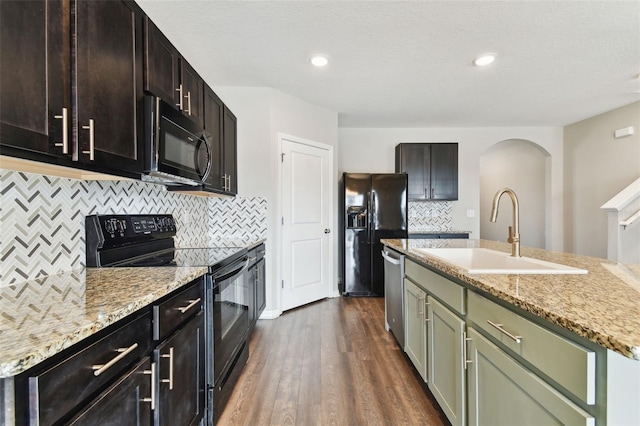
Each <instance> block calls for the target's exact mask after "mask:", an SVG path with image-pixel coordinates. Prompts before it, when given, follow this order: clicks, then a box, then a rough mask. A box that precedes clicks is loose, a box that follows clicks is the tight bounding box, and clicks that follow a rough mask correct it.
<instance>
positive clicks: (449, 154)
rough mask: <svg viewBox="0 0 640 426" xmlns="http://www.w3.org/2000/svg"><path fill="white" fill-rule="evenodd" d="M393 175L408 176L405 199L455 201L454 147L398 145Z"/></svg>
mask: <svg viewBox="0 0 640 426" xmlns="http://www.w3.org/2000/svg"><path fill="white" fill-rule="evenodd" d="M396 172H404V173H407V174H408V180H409V188H408V196H409V200H414V201H419V200H443V201H444V200H457V199H458V144H457V143H401V144H398V145H397V146H396Z"/></svg>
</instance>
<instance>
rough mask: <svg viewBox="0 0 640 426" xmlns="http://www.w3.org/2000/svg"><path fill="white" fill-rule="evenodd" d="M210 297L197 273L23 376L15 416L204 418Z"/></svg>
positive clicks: (177, 421)
mask: <svg viewBox="0 0 640 426" xmlns="http://www.w3.org/2000/svg"><path fill="white" fill-rule="evenodd" d="M203 301H204V278H198V279H196V280H195V281H193V282H192V283H191V284H190V285H187V286H186V287H184V288H183V289H180V290H177V291H176V292H174V293H172V294H170V295H168V296H166V297H164V298H163V299H160V300H159V301H158V303H156V304H154V305H153V306H147V307H146V308H143V309H141V310H139V311H137V312H136V313H134V314H132V315H130V316H129V317H127V318H124V319H122V320H121V321H119V322H118V323H116V324H113V325H111V326H109V327H108V328H106V329H105V330H102V331H101V332H99V333H97V334H95V335H94V336H91V337H90V338H88V339H87V340H86V341H82V342H80V343H77V344H76V345H74V346H72V347H71V348H69V349H66V350H65V351H63V352H61V353H59V354H57V355H56V356H54V357H52V358H51V359H49V360H47V361H45V362H43V363H41V364H39V365H37V366H35V367H33V368H32V369H30V370H28V371H26V372H25V373H23V374H21V375H19V376H16V379H15V402H16V424H17V425H25V424H39V425H51V424H60V423H67V422H71V423H73V424H86V425H98V424H99V425H103V424H113V425H116V424H118V425H120V424H132V425H151V424H155V425H160V424H171V425H176V426H183V425H184V426H187V425H197V424H198V423H199V422H200V420H201V419H202V418H203V417H204V413H205V410H206V398H205V397H206V383H205V378H206V376H205V355H206V354H205V338H204V312H203V310H202V307H203ZM154 341H155V344H154Z"/></svg>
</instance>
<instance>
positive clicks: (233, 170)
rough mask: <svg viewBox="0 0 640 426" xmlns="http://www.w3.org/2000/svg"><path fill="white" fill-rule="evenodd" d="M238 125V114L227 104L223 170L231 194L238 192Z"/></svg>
mask: <svg viewBox="0 0 640 426" xmlns="http://www.w3.org/2000/svg"><path fill="white" fill-rule="evenodd" d="M237 126H238V121H237V119H236V116H235V115H233V113H232V112H231V110H230V109H229V108H227V107H226V105H225V107H224V118H223V146H224V156H223V162H222V163H223V165H224V167H223V170H222V176H223V178H224V182H225V186H224V190H225V191H226V192H228V193H231V194H237V193H238V179H237V170H238V165H237V164H238V163H237V162H238V160H237V158H238V155H237V150H236V149H237V145H238V134H237V132H238V130H237Z"/></svg>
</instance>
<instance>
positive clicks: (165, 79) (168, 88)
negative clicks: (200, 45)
mask: <svg viewBox="0 0 640 426" xmlns="http://www.w3.org/2000/svg"><path fill="white" fill-rule="evenodd" d="M144 32H145V49H144V59H145V65H144V68H145V73H144V90H146V91H147V92H149V93H153V94H154V95H156V96H158V97H159V98H161V99H162V100H163V101H165V102H166V103H168V104H170V105H175V106H176V107H177V108H179V107H180V53H179V52H178V50H177V49H176V48H175V47H174V46H173V44H171V42H170V41H169V40H168V39H167V38H166V37H165V36H164V34H162V32H161V31H160V30H159V29H158V27H156V26H155V24H154V23H153V22H152V21H151V20H150V19H149V17H145V19H144Z"/></svg>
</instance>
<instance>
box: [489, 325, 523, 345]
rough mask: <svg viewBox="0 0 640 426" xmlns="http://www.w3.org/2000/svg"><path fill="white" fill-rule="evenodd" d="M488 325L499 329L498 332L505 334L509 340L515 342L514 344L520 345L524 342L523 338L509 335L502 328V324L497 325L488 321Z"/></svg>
mask: <svg viewBox="0 0 640 426" xmlns="http://www.w3.org/2000/svg"><path fill="white" fill-rule="evenodd" d="M487 323H489V325H490V326H491V327H493V328H495V329H497V330H498V331H500V332H501V333H502V334H504V335H505V336H507V337H508V338H509V339H511V340H513V341H514V342H516V343H520V342H521V341H522V336H516V335H513V334H511V333H509V332H508V331H507V330H505V329H504V328H502V324H499V323H495V322H492V321H489V320H487Z"/></svg>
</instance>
